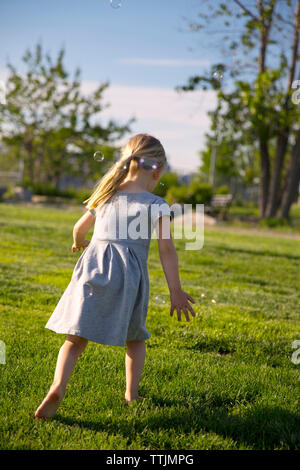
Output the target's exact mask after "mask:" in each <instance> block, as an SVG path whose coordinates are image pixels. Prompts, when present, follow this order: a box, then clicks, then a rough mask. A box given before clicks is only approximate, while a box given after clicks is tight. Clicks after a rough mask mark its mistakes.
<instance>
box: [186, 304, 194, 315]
mask: <svg viewBox="0 0 300 470" xmlns="http://www.w3.org/2000/svg"><path fill="white" fill-rule="evenodd" d="M187 308H188V309H189V311H190V312H191V314H192V315H193V317H195V316H196V314H195V312H194V310H193V307H192V306H191V305H190V304H188V305H187Z"/></svg>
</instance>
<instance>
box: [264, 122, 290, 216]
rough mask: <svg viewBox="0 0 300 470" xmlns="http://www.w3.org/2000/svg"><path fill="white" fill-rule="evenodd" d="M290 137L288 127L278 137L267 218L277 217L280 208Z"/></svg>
mask: <svg viewBox="0 0 300 470" xmlns="http://www.w3.org/2000/svg"><path fill="white" fill-rule="evenodd" d="M288 137H289V128H288V127H286V128H285V129H284V131H283V132H282V133H281V134H280V135H279V136H278V139H277V145H276V153H275V161H274V168H273V174H272V181H271V187H270V196H269V201H268V208H267V212H266V216H267V217H276V213H277V208H278V199H279V197H280V185H281V171H282V166H283V161H284V157H285V154H286V150H287V145H288Z"/></svg>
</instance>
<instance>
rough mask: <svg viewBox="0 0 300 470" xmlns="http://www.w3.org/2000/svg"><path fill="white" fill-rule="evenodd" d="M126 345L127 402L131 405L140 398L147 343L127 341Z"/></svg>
mask: <svg viewBox="0 0 300 470" xmlns="http://www.w3.org/2000/svg"><path fill="white" fill-rule="evenodd" d="M126 345H127V348H126V359H125V365H126V392H125V400H126V402H127V403H130V402H132V401H133V400H136V399H138V398H140V396H139V393H138V388H139V383H140V378H141V375H142V371H143V367H144V362H145V357H146V344H145V341H127V342H126Z"/></svg>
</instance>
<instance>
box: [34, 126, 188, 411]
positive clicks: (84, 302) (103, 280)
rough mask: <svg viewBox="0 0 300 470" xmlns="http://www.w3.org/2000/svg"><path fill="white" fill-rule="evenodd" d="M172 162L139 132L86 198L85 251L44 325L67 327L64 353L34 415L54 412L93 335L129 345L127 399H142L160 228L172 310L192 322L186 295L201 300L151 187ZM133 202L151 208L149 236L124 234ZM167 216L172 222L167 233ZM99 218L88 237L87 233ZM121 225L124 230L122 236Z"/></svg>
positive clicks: (77, 237)
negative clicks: (187, 280)
mask: <svg viewBox="0 0 300 470" xmlns="http://www.w3.org/2000/svg"><path fill="white" fill-rule="evenodd" d="M166 166H167V160H166V156H165V151H164V148H163V146H162V145H161V143H160V142H159V140H157V139H156V138H154V137H152V136H150V135H149V134H138V135H135V136H134V137H132V138H131V139H130V140H129V142H128V144H127V145H126V146H125V147H124V148H123V149H122V154H121V158H120V160H119V161H118V162H117V163H115V164H114V165H113V166H112V167H111V169H110V170H109V171H108V172H107V173H106V174H105V175H104V176H103V177H102V178H101V180H100V182H99V183H98V185H97V187H96V189H95V191H94V192H93V194H92V195H91V196H90V197H89V199H87V200H86V201H84V203H88V204H87V209H88V210H87V211H86V213H85V214H84V215H83V216H82V217H81V218H80V219H79V220H78V222H77V223H76V224H75V226H74V230H73V237H74V243H73V246H72V251H73V253H74V252H76V250H79V251H80V249H81V248H83V250H84V251H83V253H82V254H81V256H80V258H79V259H78V261H77V263H76V265H75V268H74V271H73V275H72V278H71V281H70V283H69V285H68V286H67V288H66V290H65V292H64V294H63V295H62V297H61V299H60V300H59V302H58V304H57V306H56V308H55V310H54V312H53V313H52V315H51V317H50V319H49V321H48V323H47V324H46V328H49V329H51V330H53V331H55V332H56V333H64V334H67V337H66V341H65V343H64V344H63V346H62V347H61V349H60V351H59V354H58V358H57V364H56V369H55V374H54V380H53V383H52V385H51V387H50V390H49V392H48V394H47V396H46V398H45V399H44V401H43V402H42V403H41V405H40V406H39V407H38V408H37V410H36V412H35V417H36V418H38V419H40V418H50V417H52V416H54V415H55V413H56V411H57V408H58V406H59V404H60V402H61V401H62V399H63V396H64V394H65V390H66V386H67V382H68V379H69V377H70V375H71V373H72V371H73V369H74V367H75V365H76V362H77V359H78V357H79V356H80V354H81V353H82V352H83V351H84V349H85V347H86V345H87V343H88V340H91V341H94V342H96V343H100V344H109V345H114V346H126V361H125V365H126V392H125V402H126V404H129V403H131V402H132V401H133V400H138V399H140V398H141V397H140V396H139V393H138V388H139V383H140V377H141V374H142V370H143V367H144V361H145V353H146V351H145V349H146V348H145V340H146V339H148V338H149V337H150V333H149V331H148V330H147V329H146V326H145V320H146V315H147V308H148V300H149V279H148V270H147V257H148V250H149V245H150V241H151V234H152V231H153V229H154V228H156V233H157V240H158V248H159V255H160V260H161V263H162V267H163V270H164V273H165V276H166V280H167V284H168V287H169V290H170V300H171V309H170V315H173V312H174V310H176V312H177V318H178V320H179V321H180V320H181V311H183V313H184V315H185V317H186V320H187V321H190V318H189V311H190V312H191V314H192V316H193V317H195V313H194V311H193V308H192V306H191V305H190V304H189V302H188V301H191V302H193V303H194V302H195V301H194V299H193V298H192V297H191V296H190V295H189V294H188V293H186V292H184V291H183V290H182V288H181V284H180V279H179V274H178V257H177V253H176V250H175V247H174V244H173V240H172V236H171V232H170V207H169V205H168V204H167V202H166V201H165V200H164V199H163V198H161V197H159V196H156V195H154V194H152V191H153V189H154V188H155V186H156V184H157V182H158V180H159V178H160V176H161V174H162V173H163V171H164V170H165V168H166ZM124 197H125V198H126V203H127V209H128V210H127V211H125V210H123V209H124V206H123V209H122V210H120V207H121V208H122V206H120V204H121V202H122V203H124ZM155 204H159V205H160V206H159V208H160V212H159V213H157V211H156V213H154V215H153V211H152V210H151V211H150V209H151V206H153V205H155ZM134 208H135V209H136V208H138V210H140V211H142V209H143V208H146V215H147V217H148V218H147V221H148V222H149V224H150V231H148V232H147V234H148V236H147V237H144V238H142V237H140V238H138V237H136V236H134V237H131V236H127V237H125V238H124V236H122V237H120V236H119V235H120V223H123V228H124V221H125V223H126V228H127V224H128V231H129V232H130V230H129V229H130V225H129V222H131V224H132V223H133V224H134V221H132V214H131V215H130V211H131V210H132V209H134ZM113 209H114V211H113ZM116 214H117V215H116ZM116 218H117V219H118V222H119V225H118V224H117V223H116ZM166 221H167V223H168V224H169V225H167V235H168V237H167V238H166V237H165V233H166V232H165V228H164V227H166V225H165V222H166ZM94 224H95V227H94V232H93V236H92V239H91V241H90V242H89V241H88V240H86V239H85V236H86V234H87V232H88V231H89V229H90V228H91V227H92V226H93V225H94ZM117 225H118V227H119V232H118V234H117V235H116V234H115V229H116V227H117ZM140 225H141V224H140ZM105 226H107V227H108V232H107V231H106V227H105ZM131 228H132V225H131ZM144 228H145V227H143V229H144ZM104 229H105V230H104ZM112 232H114V234H113V235H112V234H111V233H112ZM139 233H140V232H139Z"/></svg>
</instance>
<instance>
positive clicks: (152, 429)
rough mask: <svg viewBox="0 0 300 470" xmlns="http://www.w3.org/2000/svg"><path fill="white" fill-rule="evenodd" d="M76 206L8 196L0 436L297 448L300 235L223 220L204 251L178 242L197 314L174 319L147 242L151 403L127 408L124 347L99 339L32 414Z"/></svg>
mask: <svg viewBox="0 0 300 470" xmlns="http://www.w3.org/2000/svg"><path fill="white" fill-rule="evenodd" d="M81 214H82V211H81V209H79V208H78V209H71V210H62V209H51V208H38V207H36V208H32V207H26V206H18V205H10V204H0V230H1V248H2V249H1V260H0V264H1V274H0V275H1V300H0V302H1V305H0V309H1V314H0V339H1V340H2V341H4V342H5V344H6V364H0V377H1V380H0V387H1V393H0V447H1V448H2V449H109V450H112V449H128V450H134V449H149V450H150V449H151V450H155V449H159V450H167V449H300V409H299V374H300V364H299V365H297V364H293V363H292V361H291V356H292V353H293V349H292V347H291V345H292V342H293V341H295V340H297V339H300V318H299V307H300V298H299V291H300V278H299V272H300V245H299V241H297V240H288V239H284V238H280V237H278V238H274V237H267V236H262V235H252V234H240V233H234V232H230V231H229V232H226V233H224V232H222V231H220V232H218V230H217V229H207V230H206V232H205V243H204V247H203V249H202V250H199V251H185V250H184V244H185V241H184V240H178V239H176V240H175V245H176V247H177V249H178V257H179V263H180V272H181V280H182V286H183V288H184V290H186V291H187V292H189V293H190V294H191V295H192V296H194V298H195V300H197V303H196V304H194V309H195V310H196V312H197V317H196V318H195V319H193V320H192V321H191V322H190V324H188V323H186V322H185V321H182V322H181V323H180V322H178V321H177V320H176V319H175V318H171V317H170V316H169V296H168V288H167V284H166V281H165V278H164V274H163V270H162V267H161V265H160V261H159V255H158V251H157V241H156V240H155V239H153V240H152V242H151V247H150V253H149V277H150V286H151V296H150V304H149V312H148V321H147V327H148V329H149V331H150V333H151V335H152V337H151V339H150V340H148V342H147V358H146V364H145V369H144V373H143V378H142V381H141V388H140V393H141V395H143V396H146V397H148V400H146V401H144V402H141V403H135V404H133V405H132V406H131V407H129V408H127V407H126V406H125V405H124V401H123V397H124V387H125V368H124V358H125V349H124V348H121V347H113V346H104V345H99V344H95V343H91V342H90V343H89V345H88V347H87V349H86V351H85V353H84V354H83V355H82V356H81V357H80V359H79V362H78V364H77V366H76V369H75V371H74V374H73V375H72V377H71V380H70V382H69V384H68V388H67V393H66V396H65V398H64V401H63V402H62V405H61V407H60V408H59V410H58V414H57V416H56V417H55V418H54V419H52V420H50V421H47V422H39V421H36V420H35V419H34V411H35V409H36V407H37V405H38V404H39V403H40V402H41V400H42V399H43V398H44V396H45V393H46V392H47V390H48V387H49V385H50V383H51V381H52V378H53V373H54V368H55V363H56V358H57V353H58V350H59V348H60V346H61V344H62V342H63V340H64V336H63V335H58V334H56V333H54V332H51V331H49V330H47V329H45V328H44V326H45V324H46V322H47V320H48V318H49V316H50V315H51V313H52V311H53V310H54V308H55V305H56V304H57V302H58V300H59V298H60V296H61V295H62V293H63V291H64V289H65V288H66V286H67V284H68V283H69V280H70V278H71V274H72V270H73V267H74V265H75V263H76V260H77V259H78V257H79V256H80V254H79V253H76V254H72V252H71V245H72V230H73V225H74V223H75V222H76V220H77V219H78V218H79V217H80V216H81ZM91 235H92V233H90V234H89V236H88V237H89V238H90V237H91ZM203 293H205V294H206V297H205V298H202V297H201V294H203ZM156 296H164V298H165V299H166V302H165V303H163V302H162V301H161V300H157V299H156ZM160 299H161V297H160ZM212 300H215V303H213V302H212Z"/></svg>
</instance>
